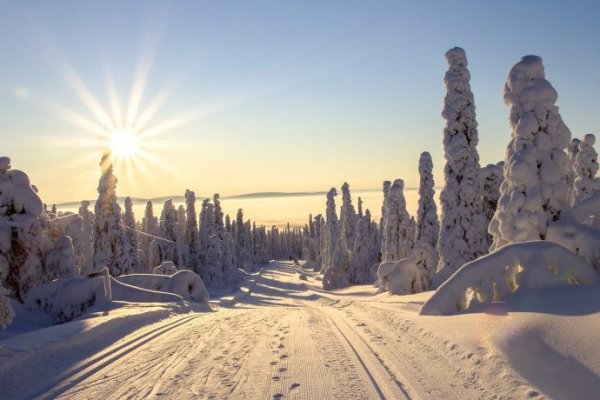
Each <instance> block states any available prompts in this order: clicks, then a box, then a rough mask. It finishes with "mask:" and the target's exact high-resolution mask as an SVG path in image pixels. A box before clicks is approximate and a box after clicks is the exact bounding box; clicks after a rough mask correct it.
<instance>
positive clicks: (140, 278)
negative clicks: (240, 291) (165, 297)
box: [115, 263, 209, 303]
mask: <svg viewBox="0 0 600 400" xmlns="http://www.w3.org/2000/svg"><path fill="white" fill-rule="evenodd" d="M163 264H165V263H163ZM171 264H172V263H171ZM161 265H162V264H161ZM115 279H116V280H117V281H119V282H121V283H124V284H127V285H131V286H136V287H139V288H143V289H146V290H151V291H158V292H167V293H174V294H177V295H179V296H181V298H183V299H184V300H188V301H193V302H196V303H206V302H208V300H209V296H208V291H207V290H206V287H205V286H204V282H202V278H200V276H199V275H197V274H196V273H194V272H192V271H189V270H182V271H179V272H176V273H174V274H173V275H152V274H132V275H122V276H119V277H117V278H115Z"/></svg>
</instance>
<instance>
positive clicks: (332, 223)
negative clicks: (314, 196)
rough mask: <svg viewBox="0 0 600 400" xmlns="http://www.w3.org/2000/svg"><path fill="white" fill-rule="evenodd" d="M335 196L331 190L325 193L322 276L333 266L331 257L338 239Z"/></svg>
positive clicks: (335, 191) (335, 192)
mask: <svg viewBox="0 0 600 400" xmlns="http://www.w3.org/2000/svg"><path fill="white" fill-rule="evenodd" d="M335 196H337V190H335V188H331V189H330V190H329V192H327V201H326V210H325V218H326V221H325V235H324V237H323V250H322V255H321V260H322V261H321V273H323V274H324V273H325V272H327V269H329V268H331V266H332V265H333V256H334V254H335V249H336V246H337V244H338V241H339V238H340V229H339V226H338V225H339V222H338V217H337V213H336V210H335Z"/></svg>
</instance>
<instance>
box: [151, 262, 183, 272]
mask: <svg viewBox="0 0 600 400" xmlns="http://www.w3.org/2000/svg"><path fill="white" fill-rule="evenodd" d="M175 272H177V267H176V266H175V264H173V261H163V262H161V263H160V265H159V266H158V267H156V268H154V270H153V271H152V273H153V274H156V275H173V274H174V273H175Z"/></svg>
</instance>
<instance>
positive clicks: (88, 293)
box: [25, 276, 111, 323]
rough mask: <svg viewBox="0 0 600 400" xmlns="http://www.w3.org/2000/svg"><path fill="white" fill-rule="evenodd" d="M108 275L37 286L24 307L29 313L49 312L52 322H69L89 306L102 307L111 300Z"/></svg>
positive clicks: (29, 294) (65, 279)
mask: <svg viewBox="0 0 600 400" xmlns="http://www.w3.org/2000/svg"><path fill="white" fill-rule="evenodd" d="M107 278H108V277H107V276H97V277H93V278H88V277H82V276H66V277H64V278H60V279H57V280H54V281H51V282H47V283H45V284H43V285H40V286H37V287H36V288H33V289H32V290H30V291H29V293H27V297H26V299H25V306H26V307H27V308H28V309H29V310H37V309H39V310H41V311H45V312H46V313H48V314H49V315H50V316H51V317H52V318H53V320H54V321H55V322H57V323H64V322H68V321H71V320H73V319H75V318H77V317H79V316H81V315H82V314H84V313H85V312H86V310H87V309H88V308H89V307H92V306H95V307H101V306H103V305H105V304H107V303H108V302H110V300H111V291H110V287H109V284H108V282H107Z"/></svg>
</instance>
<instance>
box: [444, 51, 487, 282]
mask: <svg viewBox="0 0 600 400" xmlns="http://www.w3.org/2000/svg"><path fill="white" fill-rule="evenodd" d="M446 60H447V61H448V65H449V68H448V71H447V72H446V75H445V78H444V81H445V84H446V97H445V98H444V109H443V111H442V116H443V117H444V119H445V120H446V126H445V127H444V157H445V158H446V166H445V167H444V178H445V179H444V187H443V189H442V193H441V196H440V199H441V209H442V219H441V224H440V236H439V240H438V251H439V255H440V262H439V268H440V269H441V270H444V271H440V272H442V276H449V275H451V274H452V273H453V272H454V271H456V270H457V269H458V268H459V267H461V266H462V265H463V264H465V263H466V262H468V261H471V260H474V259H475V258H477V257H479V256H480V255H482V254H485V253H486V252H487V250H488V249H487V247H488V242H487V240H486V232H487V224H486V220H485V215H484V211H483V206H482V204H481V193H480V185H479V154H478V153H477V143H478V140H479V139H478V134H477V121H476V120H475V102H474V98H473V93H472V92H471V84H470V79H471V74H470V73H469V70H468V69H467V57H466V55H465V52H464V50H463V49H461V48H458V47H455V48H453V49H450V50H448V52H446Z"/></svg>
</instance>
